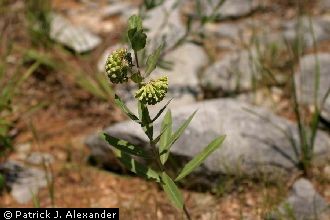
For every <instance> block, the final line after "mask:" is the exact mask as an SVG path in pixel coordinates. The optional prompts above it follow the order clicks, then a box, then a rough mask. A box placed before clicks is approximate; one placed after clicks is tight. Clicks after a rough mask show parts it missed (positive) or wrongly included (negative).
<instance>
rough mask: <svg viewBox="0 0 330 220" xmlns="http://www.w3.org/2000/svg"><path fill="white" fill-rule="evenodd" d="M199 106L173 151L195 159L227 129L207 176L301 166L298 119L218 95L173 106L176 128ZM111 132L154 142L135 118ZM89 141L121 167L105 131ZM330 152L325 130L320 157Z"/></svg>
mask: <svg viewBox="0 0 330 220" xmlns="http://www.w3.org/2000/svg"><path fill="white" fill-rule="evenodd" d="M197 109H198V112H197V114H196V115H195V117H194V119H193V120H192V122H191V123H190V125H189V126H188V128H187V129H186V130H185V132H184V134H183V135H182V136H181V137H180V139H179V140H178V141H177V142H176V143H175V144H174V146H173V147H172V148H171V153H172V155H173V157H177V158H185V159H191V158H193V157H194V155H196V154H197V153H198V152H200V151H201V150H202V149H203V148H204V147H205V146H206V145H207V144H208V143H209V142H210V141H212V140H213V139H214V138H215V137H217V136H218V135H223V134H225V135H226V136H227V137H226V139H225V141H224V143H223V146H222V147H221V148H220V149H218V150H216V151H215V152H214V153H213V154H212V155H211V156H210V157H209V158H208V159H207V160H206V161H205V162H204V165H203V166H202V167H201V169H200V170H199V171H200V175H201V176H203V175H206V174H216V175H217V174H221V173H222V174H234V175H242V174H243V175H251V176H256V175H258V174H260V173H262V174H271V176H273V177H274V176H275V175H274V174H280V175H282V174H291V172H292V171H295V170H297V163H298V157H299V156H298V155H297V154H296V153H295V150H294V148H293V145H292V142H290V139H292V140H295V142H296V143H297V146H299V142H298V134H297V128H296V126H295V124H293V123H291V122H290V121H288V120H286V119H284V118H281V117H278V116H276V115H274V114H273V113H271V112H269V111H268V110H266V109H262V108H258V107H255V106H252V105H249V104H246V103H243V102H239V101H236V100H234V99H218V100H210V101H205V102H200V103H197V104H193V105H190V106H184V107H181V108H177V109H175V110H173V113H172V115H173V127H174V129H177V128H178V126H179V125H180V124H181V123H182V122H183V121H184V120H185V119H187V118H188V117H189V115H190V114H191V113H192V112H193V111H195V110H197ZM251 112H253V113H251ZM159 127H160V121H157V122H156V124H155V130H156V131H159ZM105 132H107V133H109V134H111V135H113V136H116V137H118V138H123V139H125V140H128V141H130V142H132V143H133V144H136V145H138V146H141V147H147V146H148V144H147V143H148V140H147V137H146V135H145V134H144V133H143V131H142V129H141V128H140V127H139V125H138V124H136V123H133V122H130V121H127V122H122V123H118V124H115V125H113V126H111V127H109V128H107V129H106V130H105ZM155 134H157V132H156V133H155ZM86 144H87V146H88V147H89V149H90V150H91V155H92V156H93V157H94V158H96V159H97V160H98V161H99V162H100V164H101V165H105V166H108V167H110V168H111V167H116V166H118V165H116V160H113V155H112V154H111V150H110V149H111V147H110V146H109V145H108V144H107V143H106V142H105V141H103V140H102V139H100V138H99V135H92V136H90V137H89V138H88V139H87V140H86ZM298 151H299V150H298ZM329 153H330V138H329V137H328V136H327V135H326V134H325V133H323V132H321V131H319V132H318V134H317V138H316V140H315V148H314V154H315V160H316V161H318V162H320V163H321V162H322V161H323V159H324V158H326V157H327V156H329ZM179 162H181V161H179Z"/></svg>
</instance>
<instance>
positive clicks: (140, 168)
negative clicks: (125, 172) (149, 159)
mask: <svg viewBox="0 0 330 220" xmlns="http://www.w3.org/2000/svg"><path fill="white" fill-rule="evenodd" d="M113 151H114V153H115V155H116V157H118V159H119V160H120V161H121V162H122V163H123V164H124V165H125V167H126V168H127V169H129V170H130V171H132V172H133V173H135V174H137V175H138V176H141V177H143V178H145V179H152V180H155V181H156V182H160V177H159V174H158V173H157V172H156V171H154V170H153V169H151V168H149V167H147V166H145V165H143V164H141V163H139V162H137V161H136V160H134V159H133V158H132V157H131V156H130V155H128V154H126V153H124V152H122V151H120V150H118V149H114V150H113Z"/></svg>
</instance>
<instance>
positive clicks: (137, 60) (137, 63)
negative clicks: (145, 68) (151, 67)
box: [134, 51, 140, 72]
mask: <svg viewBox="0 0 330 220" xmlns="http://www.w3.org/2000/svg"><path fill="white" fill-rule="evenodd" d="M134 57H135V61H136V67H137V68H138V69H140V66H139V59H138V56H137V52H136V51H134ZM139 72H140V70H139Z"/></svg>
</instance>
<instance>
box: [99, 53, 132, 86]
mask: <svg viewBox="0 0 330 220" xmlns="http://www.w3.org/2000/svg"><path fill="white" fill-rule="evenodd" d="M130 67H132V57H131V54H130V53H128V52H127V50H126V49H123V48H122V49H118V50H115V51H114V52H112V54H110V55H109V57H108V59H107V62H106V64H105V71H106V73H107V75H108V77H109V79H110V81H111V82H112V83H116V84H117V83H123V82H127V80H128V77H127V73H128V70H129V68H130Z"/></svg>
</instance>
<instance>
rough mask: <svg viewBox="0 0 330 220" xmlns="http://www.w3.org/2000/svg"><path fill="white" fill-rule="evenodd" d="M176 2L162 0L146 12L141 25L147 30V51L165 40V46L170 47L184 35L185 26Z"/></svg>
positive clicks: (173, 0) (174, 0)
mask: <svg viewBox="0 0 330 220" xmlns="http://www.w3.org/2000/svg"><path fill="white" fill-rule="evenodd" d="M177 3H178V2H177V1H176V0H167V1H164V3H163V4H162V5H160V6H158V7H156V8H154V9H152V10H150V11H148V13H147V14H146V18H145V20H144V21H143V26H144V28H146V29H147V30H148V40H149V42H150V43H149V44H148V45H147V46H148V50H149V51H153V50H154V49H156V48H157V47H158V46H159V45H160V44H162V43H163V42H166V44H165V46H166V48H171V47H172V46H174V45H175V44H176V43H177V41H178V40H179V39H181V38H182V37H183V36H184V34H185V26H184V24H183V23H182V21H181V18H180V12H179V8H180V7H179V5H176V4H177ZM179 4H180V3H179Z"/></svg>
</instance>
